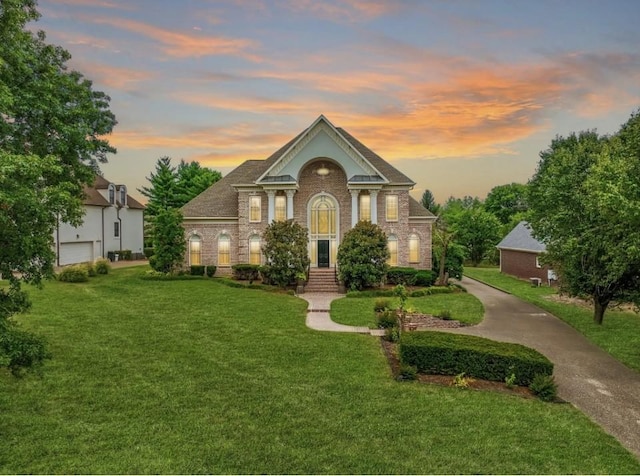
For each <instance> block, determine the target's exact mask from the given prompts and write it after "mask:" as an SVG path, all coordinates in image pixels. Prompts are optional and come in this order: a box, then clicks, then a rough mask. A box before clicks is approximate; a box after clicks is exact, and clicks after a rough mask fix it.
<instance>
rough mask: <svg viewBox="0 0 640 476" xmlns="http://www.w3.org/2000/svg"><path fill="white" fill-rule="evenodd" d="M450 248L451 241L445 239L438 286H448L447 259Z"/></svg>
mask: <svg viewBox="0 0 640 476" xmlns="http://www.w3.org/2000/svg"><path fill="white" fill-rule="evenodd" d="M448 246H449V240H447V239H445V240H444V243H443V246H442V255H441V256H440V270H439V273H438V283H437V284H438V286H446V285H447V278H446V276H445V273H444V270H445V260H446V259H447V247H448Z"/></svg>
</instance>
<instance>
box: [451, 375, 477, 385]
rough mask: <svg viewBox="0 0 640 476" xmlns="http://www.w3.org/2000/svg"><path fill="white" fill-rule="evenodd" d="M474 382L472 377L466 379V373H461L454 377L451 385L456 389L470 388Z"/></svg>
mask: <svg viewBox="0 0 640 476" xmlns="http://www.w3.org/2000/svg"><path fill="white" fill-rule="evenodd" d="M472 382H473V379H472V378H470V377H465V376H464V372H460V373H459V374H458V375H456V376H455V377H453V380H452V381H451V385H453V386H454V387H456V388H469V385H470V384H471V383H472Z"/></svg>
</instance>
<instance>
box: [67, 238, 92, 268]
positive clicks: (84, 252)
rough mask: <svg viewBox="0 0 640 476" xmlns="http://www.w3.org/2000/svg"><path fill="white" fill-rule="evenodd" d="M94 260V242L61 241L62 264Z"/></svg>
mask: <svg viewBox="0 0 640 476" xmlns="http://www.w3.org/2000/svg"><path fill="white" fill-rule="evenodd" d="M87 261H93V242H92V241H81V242H74V243H60V266H64V265H66V264H74V263H84V262H87Z"/></svg>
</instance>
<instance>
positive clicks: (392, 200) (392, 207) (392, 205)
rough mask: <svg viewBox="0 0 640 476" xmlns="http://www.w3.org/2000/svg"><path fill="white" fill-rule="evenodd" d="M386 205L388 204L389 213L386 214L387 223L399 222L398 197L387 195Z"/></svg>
mask: <svg viewBox="0 0 640 476" xmlns="http://www.w3.org/2000/svg"><path fill="white" fill-rule="evenodd" d="M386 204H387V212H386V215H387V221H398V196H397V195H387V196H386Z"/></svg>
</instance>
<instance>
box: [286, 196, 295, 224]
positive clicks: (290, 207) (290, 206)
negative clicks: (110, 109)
mask: <svg viewBox="0 0 640 476" xmlns="http://www.w3.org/2000/svg"><path fill="white" fill-rule="evenodd" d="M295 193H296V191H295V190H287V191H286V194H287V220H291V219H292V218H293V196H294V195H295Z"/></svg>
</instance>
